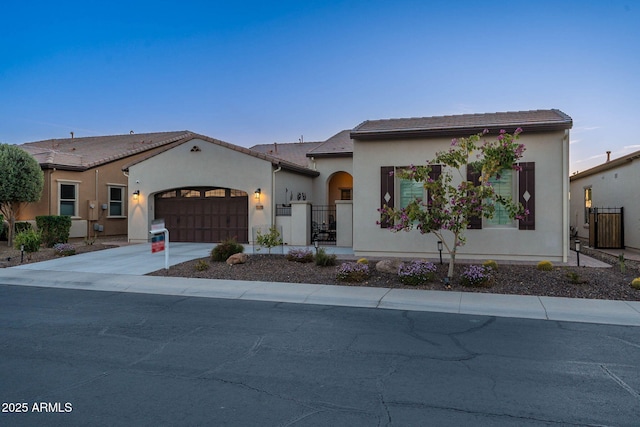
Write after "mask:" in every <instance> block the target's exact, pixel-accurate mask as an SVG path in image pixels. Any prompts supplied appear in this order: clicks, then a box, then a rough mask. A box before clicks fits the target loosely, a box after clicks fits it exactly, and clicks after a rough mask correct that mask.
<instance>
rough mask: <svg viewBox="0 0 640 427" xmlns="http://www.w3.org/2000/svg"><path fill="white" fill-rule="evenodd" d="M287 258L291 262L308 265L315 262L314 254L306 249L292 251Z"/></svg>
mask: <svg viewBox="0 0 640 427" xmlns="http://www.w3.org/2000/svg"><path fill="white" fill-rule="evenodd" d="M286 258H287V260H289V261H295V262H302V263H306V262H311V261H313V253H312V252H311V251H310V250H309V249H306V248H301V249H291V250H290V251H289V253H288V254H287V256H286Z"/></svg>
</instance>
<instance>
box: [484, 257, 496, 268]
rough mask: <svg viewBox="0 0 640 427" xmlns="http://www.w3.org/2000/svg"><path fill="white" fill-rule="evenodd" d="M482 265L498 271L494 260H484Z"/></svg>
mask: <svg viewBox="0 0 640 427" xmlns="http://www.w3.org/2000/svg"><path fill="white" fill-rule="evenodd" d="M482 265H483V266H484V267H488V268H490V269H492V270H493V271H498V263H497V262H495V261H494V260H492V259H488V260H486V261H485V262H483V263H482Z"/></svg>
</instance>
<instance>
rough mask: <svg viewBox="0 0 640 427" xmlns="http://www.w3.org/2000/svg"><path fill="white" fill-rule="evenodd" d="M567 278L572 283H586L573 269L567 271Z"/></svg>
mask: <svg viewBox="0 0 640 427" xmlns="http://www.w3.org/2000/svg"><path fill="white" fill-rule="evenodd" d="M567 278H568V279H569V283H571V284H572V285H581V284H583V283H587V281H586V280H584V279H583V278H582V277H580V275H579V274H578V273H576V272H575V271H567Z"/></svg>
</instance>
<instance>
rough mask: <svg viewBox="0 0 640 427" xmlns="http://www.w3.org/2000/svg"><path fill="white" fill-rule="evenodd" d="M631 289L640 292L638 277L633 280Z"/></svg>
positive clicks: (639, 278) (639, 279)
mask: <svg viewBox="0 0 640 427" xmlns="http://www.w3.org/2000/svg"><path fill="white" fill-rule="evenodd" d="M631 287H632V288H633V289H638V290H640V277H636V278H635V279H633V280H632V281H631Z"/></svg>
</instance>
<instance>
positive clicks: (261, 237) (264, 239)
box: [256, 226, 282, 253]
mask: <svg viewBox="0 0 640 427" xmlns="http://www.w3.org/2000/svg"><path fill="white" fill-rule="evenodd" d="M256 243H257V244H258V245H260V246H264V247H265V248H267V249H269V253H271V248H275V247H276V246H280V245H281V244H282V237H280V232H279V231H278V229H277V228H276V227H275V226H273V227H269V231H268V232H266V233H264V234H263V233H262V231H261V230H258V231H257V234H256ZM258 250H260V248H258Z"/></svg>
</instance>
